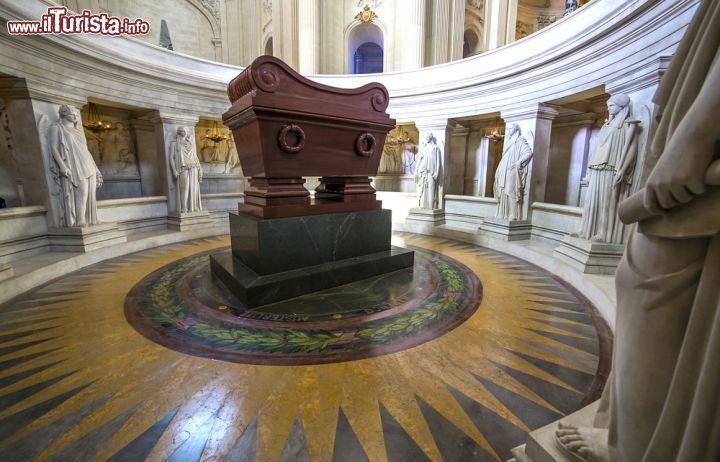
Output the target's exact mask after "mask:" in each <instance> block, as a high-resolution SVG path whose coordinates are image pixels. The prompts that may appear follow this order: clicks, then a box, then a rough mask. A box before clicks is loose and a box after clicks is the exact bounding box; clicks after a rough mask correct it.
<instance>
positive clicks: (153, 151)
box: [130, 118, 165, 196]
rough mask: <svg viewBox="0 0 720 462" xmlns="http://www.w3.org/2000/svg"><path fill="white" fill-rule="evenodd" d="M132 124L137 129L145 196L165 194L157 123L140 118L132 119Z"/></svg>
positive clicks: (136, 136)
mask: <svg viewBox="0 0 720 462" xmlns="http://www.w3.org/2000/svg"><path fill="white" fill-rule="evenodd" d="M130 125H131V126H132V128H133V130H134V131H135V139H136V140H137V156H138V166H139V168H140V185H141V187H142V193H143V196H161V195H163V194H164V189H163V184H162V178H163V176H164V174H165V170H164V169H163V170H160V169H159V165H158V158H159V156H158V152H157V145H156V143H155V124H154V123H153V121H152V120H147V119H143V118H138V119H131V120H130Z"/></svg>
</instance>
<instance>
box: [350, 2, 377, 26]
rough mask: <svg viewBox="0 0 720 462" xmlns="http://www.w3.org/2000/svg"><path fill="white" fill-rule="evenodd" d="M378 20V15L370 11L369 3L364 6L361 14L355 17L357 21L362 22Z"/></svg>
mask: <svg viewBox="0 0 720 462" xmlns="http://www.w3.org/2000/svg"><path fill="white" fill-rule="evenodd" d="M377 18H378V15H377V14H376V13H375V12H374V11H373V10H371V9H370V5H368V4H367V3H366V4H365V6H363V9H362V11H361V12H359V13H358V14H356V15H355V19H357V20H358V21H362V22H373V21H375V20H376V19H377Z"/></svg>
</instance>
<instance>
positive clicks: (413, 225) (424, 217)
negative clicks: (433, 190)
mask: <svg viewBox="0 0 720 462" xmlns="http://www.w3.org/2000/svg"><path fill="white" fill-rule="evenodd" d="M444 224H445V211H444V210H442V209H435V210H430V209H420V208H411V209H410V210H409V211H408V215H407V218H405V230H406V231H409V232H412V233H420V234H428V233H431V232H432V229H433V228H434V227H436V226H440V225H444Z"/></svg>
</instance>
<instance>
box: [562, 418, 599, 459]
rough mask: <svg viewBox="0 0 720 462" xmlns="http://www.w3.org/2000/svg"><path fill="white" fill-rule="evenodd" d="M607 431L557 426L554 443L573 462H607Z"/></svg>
mask: <svg viewBox="0 0 720 462" xmlns="http://www.w3.org/2000/svg"><path fill="white" fill-rule="evenodd" d="M607 438H608V431H607V429H605V428H584V427H581V428H578V427H575V426H573V425H564V424H558V428H557V430H555V443H556V444H557V446H558V447H559V448H560V449H561V450H562V452H563V454H565V455H566V456H567V457H568V458H570V460H572V461H573V462H607V461H608V451H607Z"/></svg>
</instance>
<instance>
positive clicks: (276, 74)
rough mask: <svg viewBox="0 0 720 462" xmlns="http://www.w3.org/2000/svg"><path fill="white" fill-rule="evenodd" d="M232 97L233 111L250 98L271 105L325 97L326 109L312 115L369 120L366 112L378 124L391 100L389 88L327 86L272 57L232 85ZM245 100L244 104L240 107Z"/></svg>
mask: <svg viewBox="0 0 720 462" xmlns="http://www.w3.org/2000/svg"><path fill="white" fill-rule="evenodd" d="M228 96H229V98H230V102H231V103H233V106H232V108H231V109H230V111H229V112H233V110H237V109H240V107H242V106H245V105H246V104H247V102H246V101H245V100H244V99H243V98H250V99H251V101H252V104H262V103H264V102H271V101H274V100H276V99H277V98H281V97H286V98H287V97H289V98H291V100H292V99H296V98H308V97H316V98H317V97H318V96H321V99H322V102H323V104H324V107H323V108H314V109H313V108H312V107H310V108H308V109H309V110H310V112H318V110H320V112H322V113H325V114H333V115H337V116H339V117H340V116H346V117H350V118H353V119H354V118H357V115H355V116H353V114H357V113H358V112H360V113H363V115H362V116H361V118H365V117H367V115H369V114H365V111H366V110H368V111H372V112H371V113H370V114H373V115H374V116H375V118H376V119H377V121H380V120H382V119H387V118H388V117H387V114H385V110H386V109H387V107H388V104H389V102H390V98H389V95H388V92H387V90H386V89H385V87H384V86H383V85H381V84H379V83H369V84H367V85H363V86H362V87H359V88H354V89H347V88H336V87H330V86H328V85H323V84H320V83H317V82H313V81H312V80H309V79H307V78H305V77H303V76H301V75H300V74H298V73H297V72H295V71H293V70H292V69H291V68H290V67H289V66H288V65H287V64H285V63H284V62H282V61H281V60H279V59H277V58H275V57H272V56H261V57H259V58H257V59H256V60H255V61H253V63H252V64H251V65H250V66H248V67H247V68H246V69H245V70H244V71H243V72H242V73H241V74H239V75H238V76H237V77H235V78H234V79H233V80H231V81H230V83H229V84H228ZM239 101H242V102H243V104H238V102H239Z"/></svg>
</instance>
